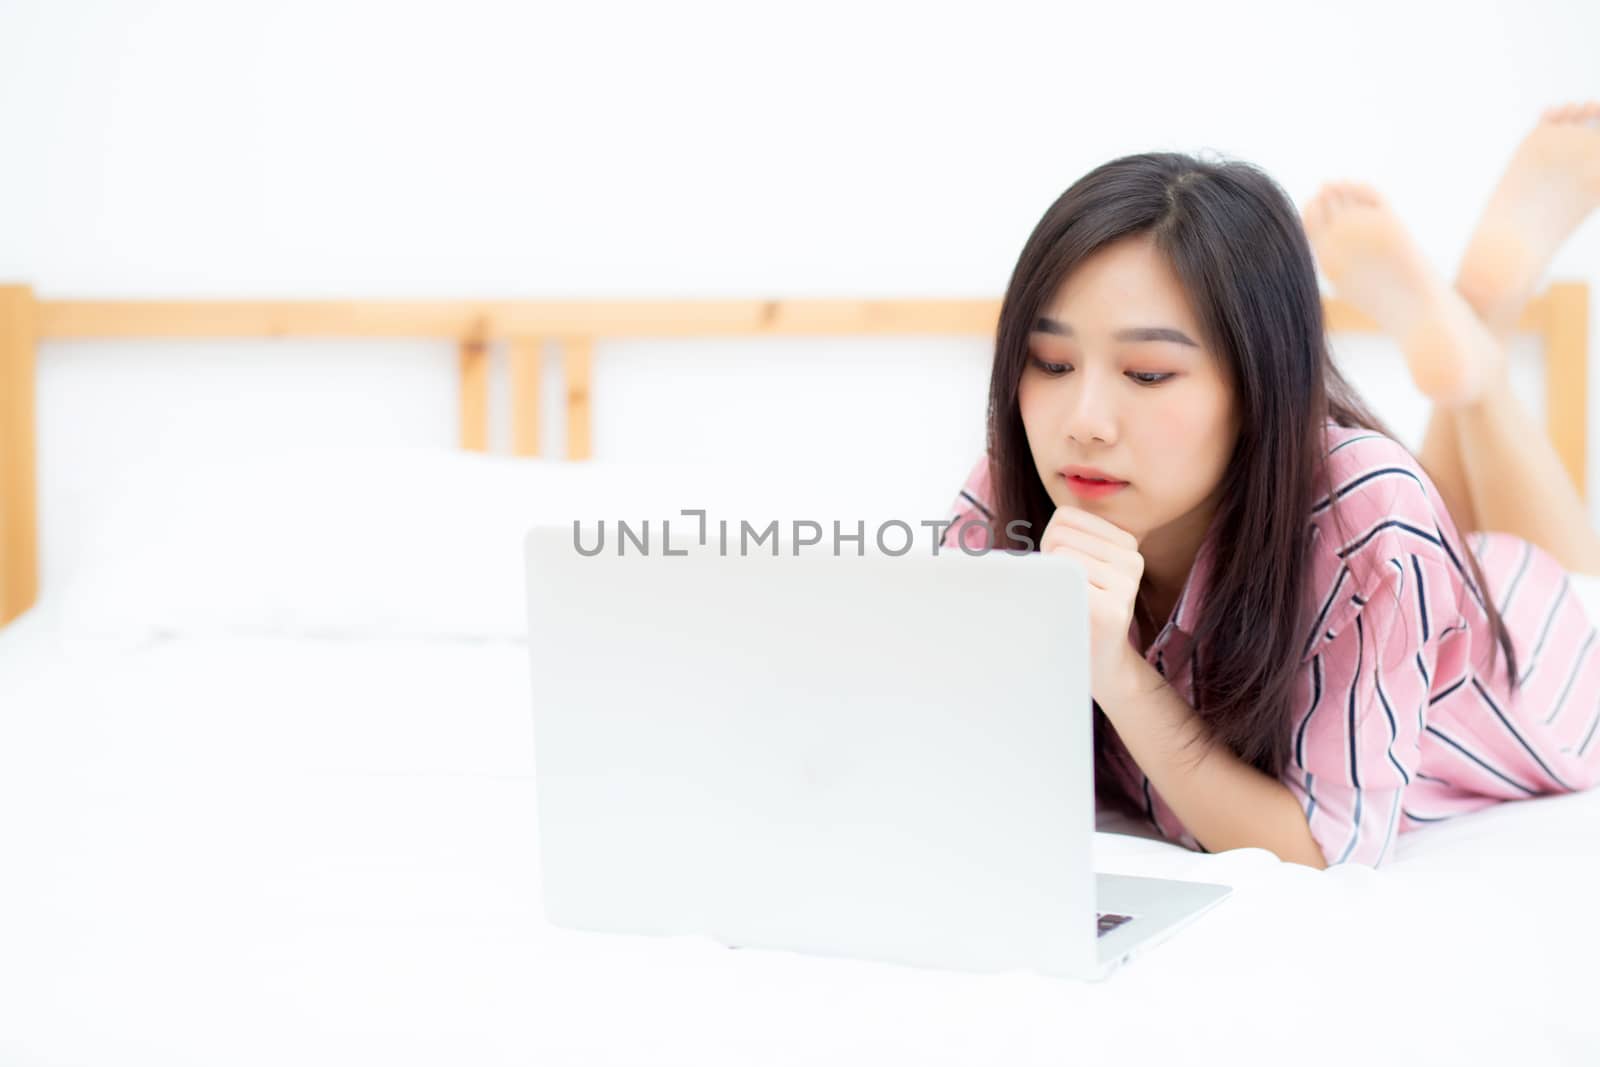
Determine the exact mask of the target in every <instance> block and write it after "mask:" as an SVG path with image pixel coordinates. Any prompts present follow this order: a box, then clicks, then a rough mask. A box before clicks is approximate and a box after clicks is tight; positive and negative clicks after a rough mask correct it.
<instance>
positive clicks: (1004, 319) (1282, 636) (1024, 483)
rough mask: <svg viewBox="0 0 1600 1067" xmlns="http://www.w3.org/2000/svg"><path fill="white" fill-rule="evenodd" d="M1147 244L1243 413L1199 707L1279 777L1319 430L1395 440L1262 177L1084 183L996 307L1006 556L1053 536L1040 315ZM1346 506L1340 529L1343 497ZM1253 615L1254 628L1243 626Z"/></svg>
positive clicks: (1317, 476)
mask: <svg viewBox="0 0 1600 1067" xmlns="http://www.w3.org/2000/svg"><path fill="white" fill-rule="evenodd" d="M1146 234H1147V235H1149V236H1150V237H1151V238H1153V240H1154V243H1155V246H1156V248H1157V249H1158V250H1159V251H1160V252H1161V253H1162V254H1163V255H1165V256H1166V258H1167V260H1168V261H1169V263H1170V264H1171V266H1172V268H1173V270H1174V272H1175V273H1176V274H1177V276H1178V279H1179V281H1180V283H1181V284H1182V286H1183V288H1184V290H1185V292H1186V293H1187V295H1188V297H1189V300H1190V303H1191V305H1192V307H1193V308H1194V311H1195V313H1196V315H1197V316H1198V318H1199V321H1200V326H1201V329H1202V332H1203V333H1204V334H1205V335H1206V337H1207V339H1208V341H1209V343H1210V346H1211V349H1212V350H1213V351H1214V352H1217V353H1219V355H1220V356H1221V358H1222V359H1224V361H1225V362H1226V365H1227V369H1228V371H1229V372H1230V377H1231V379H1232V382H1233V385H1234V389H1235V391H1236V397H1235V402H1236V405H1237V410H1238V413H1239V425H1240V430H1239V435H1238V439H1237V442H1236V444H1235V447H1234V451H1233V454H1232V457H1231V459H1230V461H1229V463H1228V466H1227V470H1226V473H1225V474H1224V475H1223V480H1222V485H1221V487H1220V488H1221V493H1220V500H1219V503H1218V510H1217V514H1216V518H1215V521H1216V522H1218V523H1219V524H1220V525H1219V527H1218V537H1217V541H1216V555H1215V557H1214V559H1213V569H1212V572H1211V583H1210V586H1209V591H1208V594H1207V598H1206V607H1205V611H1204V612H1203V613H1202V615H1201V618H1200V622H1199V623H1198V624H1197V626H1196V633H1195V635H1194V645H1193V648H1194V653H1195V658H1194V659H1193V660H1192V661H1191V666H1192V669H1193V675H1192V680H1193V701H1192V703H1193V706H1194V710H1195V712H1196V714H1197V716H1198V717H1199V719H1200V721H1201V722H1202V723H1203V724H1204V726H1205V728H1206V730H1207V731H1208V735H1209V737H1210V738H1212V739H1215V740H1218V741H1220V742H1222V743H1223V744H1226V745H1227V746H1228V747H1229V748H1230V749H1231V750H1232V751H1233V752H1234V753H1235V754H1237V755H1238V756H1239V758H1240V759H1242V760H1243V761H1245V762H1247V763H1249V764H1251V765H1252V766H1254V767H1256V768H1258V769H1259V770H1261V771H1264V772H1266V773H1268V774H1270V775H1272V776H1274V777H1277V776H1278V775H1279V774H1280V773H1281V772H1282V771H1283V769H1284V768H1285V766H1286V765H1287V762H1288V759H1289V755H1290V749H1291V744H1290V742H1291V736H1290V734H1291V730H1290V725H1289V716H1290V706H1291V701H1292V699H1293V690H1294V686H1295V682H1296V676H1297V674H1298V671H1299V670H1300V665H1301V656H1300V652H1301V649H1302V647H1303V644H1304V640H1305V636H1306V635H1305V634H1304V633H1302V632H1301V624H1300V623H1301V620H1303V619H1305V618H1308V617H1309V615H1310V613H1309V612H1308V611H1307V606H1308V601H1309V599H1310V598H1311V597H1312V596H1313V595H1314V592H1313V590H1311V589H1310V588H1309V585H1310V582H1309V580H1308V571H1307V567H1308V566H1309V561H1310V558H1311V557H1310V554H1309V553H1310V548H1311V543H1312V542H1311V523H1310V519H1309V516H1310V515H1311V509H1312V507H1313V505H1314V504H1315V503H1316V500H1315V495H1316V494H1317V493H1318V486H1319V483H1320V484H1321V486H1322V487H1324V488H1326V486H1327V469H1326V460H1327V456H1326V453H1325V452H1324V444H1325V442H1324V426H1325V424H1326V422H1327V421H1329V420H1332V421H1333V422H1335V423H1337V424H1338V425H1340V426H1348V427H1362V428H1366V429H1369V430H1374V431H1376V432H1378V433H1381V434H1383V435H1385V436H1387V437H1390V438H1393V437H1394V436H1395V435H1394V434H1393V433H1392V432H1391V431H1390V430H1389V429H1388V427H1386V426H1385V425H1384V424H1383V422H1382V421H1381V420H1380V419H1379V418H1378V417H1377V416H1376V415H1375V414H1373V412H1372V411H1371V410H1369V409H1368V407H1367V406H1366V404H1365V402H1364V401H1363V400H1362V399H1361V397H1360V395H1359V394H1358V393H1357V392H1356V390H1355V389H1354V388H1353V387H1352V386H1351V385H1350V383H1349V382H1348V381H1346V380H1345V378H1344V377H1343V376H1342V375H1341V374H1340V372H1339V369H1338V367H1337V366H1336V365H1335V364H1334V363H1333V361H1332V359H1331V357H1330V354H1329V348H1328V343H1327V334H1326V328H1325V325H1324V322H1323V305H1322V296H1321V293H1320V291H1319V290H1318V287H1317V278H1316V270H1315V267H1314V266H1313V261H1312V255H1311V248H1310V246H1309V244H1308V243H1307V240H1306V235H1305V229H1304V227H1303V226H1302V224H1301V220H1300V216H1299V213H1298V212H1297V211H1296V210H1295V208H1294V206H1293V204H1292V202H1291V201H1290V200H1289V198H1288V196H1286V195H1285V194H1284V192H1283V190H1282V189H1280V188H1279V187H1278V186H1277V184H1276V183H1275V182H1273V180H1272V179H1271V178H1270V177H1268V176H1267V175H1266V174H1265V173H1264V172H1262V171H1261V170H1260V169H1259V168H1257V167H1254V166H1252V165H1250V164H1248V163H1243V162H1237V161H1220V162H1206V161H1202V160H1200V159H1198V158H1195V157H1192V156H1189V155H1185V154H1182V153H1175V152H1154V153H1144V154H1140V155H1131V156H1124V157H1123V158H1121V159H1115V160H1112V161H1111V162H1109V163H1105V164H1103V165H1101V166H1099V167H1097V168H1095V169H1094V170H1092V171H1090V172H1089V173H1088V174H1086V175H1084V176H1083V177H1082V178H1080V179H1078V181H1076V182H1074V183H1073V184H1072V187H1071V188H1069V189H1068V190H1067V191H1066V192H1064V193H1062V194H1061V196H1060V197H1059V198H1058V199H1057V200H1056V202H1055V203H1053V204H1051V205H1050V208H1049V210H1047V211H1046V212H1045V213H1044V217H1043V218H1041V219H1040V220H1039V222H1038V224H1037V225H1036V226H1035V227H1034V229H1033V233H1032V234H1030V235H1029V237H1028V241H1027V244H1025V245H1024V246H1023V249H1022V254H1021V256H1019V257H1018V259H1017V265H1016V268H1015V269H1014V270H1013V271H1012V274H1011V281H1010V283H1009V285H1008V286H1007V288H1006V294H1005V299H1004V301H1003V303H1002V305H1001V309H1000V321H999V326H998V330H997V333H996V339H995V354H994V368H993V371H992V373H991V376H990V383H989V411H988V453H989V475H990V481H991V486H992V504H993V508H994V512H995V514H994V517H993V519H992V521H991V526H992V528H993V529H994V530H995V531H997V534H996V540H997V547H1001V548H1007V549H1011V550H1013V551H1019V550H1025V549H1026V548H1027V547H1028V544H1027V543H1026V542H1025V541H1023V540H1021V539H1014V538H1012V537H1010V536H1008V534H1007V533H1006V532H1005V531H1007V530H1008V525H1009V524H1010V523H1011V522H1012V521H1014V520H1017V519H1023V520H1026V522H1027V525H1026V526H1023V527H1021V529H1023V530H1043V529H1044V527H1045V525H1046V524H1047V523H1048V521H1049V519H1050V516H1051V514H1052V513H1053V512H1054V510H1055V505H1054V503H1053V502H1052V501H1051V499H1050V496H1049V494H1048V493H1047V492H1046V490H1045V487H1044V484H1043V483H1042V482H1041V481H1040V479H1039V475H1038V471H1037V468H1036V466H1035V464H1034V462H1033V458H1032V453H1031V451H1030V450H1029V447H1028V440H1027V434H1026V431H1025V429H1024V426H1023V422H1022V415H1021V412H1020V409H1019V407H1018V404H1017V390H1018V383H1019V382H1020V381H1021V379H1022V373H1023V370H1024V367H1025V366H1026V363H1027V359H1028V335H1029V333H1030V331H1032V329H1033V328H1034V323H1035V321H1036V319H1037V318H1038V316H1039V314H1040V313H1041V311H1043V310H1044V308H1045V307H1046V305H1047V302H1048V301H1049V300H1051V299H1052V298H1053V297H1054V295H1055V293H1056V292H1057V291H1058V290H1059V288H1060V286H1061V285H1062V283H1063V282H1064V281H1065V280H1066V278H1067V277H1068V275H1070V274H1071V273H1072V272H1073V270H1075V269H1076V268H1077V267H1078V265H1079V264H1081V263H1083V262H1084V260H1086V259H1087V258H1088V257H1089V256H1091V255H1093V254H1094V253H1095V252H1096V251H1098V250H1099V249H1101V248H1103V247H1105V246H1107V245H1109V244H1111V243H1112V242H1114V241H1118V240H1121V239H1123V238H1127V237H1132V236H1135V235H1146ZM1333 510H1334V519H1335V522H1336V524H1338V526H1339V527H1340V528H1341V529H1342V528H1343V523H1342V520H1341V518H1340V516H1339V505H1338V501H1337V500H1335V501H1334V503H1333ZM1462 554H1463V555H1465V556H1466V557H1467V560H1468V563H1469V565H1470V567H1471V569H1472V575H1473V580H1474V581H1475V582H1476V583H1477V587H1478V589H1479V590H1487V589H1488V586H1487V585H1485V584H1484V581H1483V575H1482V572H1481V570H1480V569H1479V567H1478V562H1477V559H1476V558H1475V557H1474V555H1473V553H1472V552H1470V551H1464V552H1463V553H1462ZM1482 600H1483V604H1484V607H1485V609H1486V611H1487V613H1488V616H1489V619H1490V623H1491V625H1492V628H1493V631H1494V635H1495V638H1496V641H1497V642H1498V644H1499V646H1500V648H1501V649H1502V651H1503V652H1504V653H1505V656H1506V660H1507V663H1508V664H1509V667H1508V674H1509V676H1510V678H1511V679H1512V681H1513V684H1514V683H1515V679H1516V677H1517V670H1516V658H1515V654H1514V653H1513V651H1512V646H1511V638H1510V635H1509V634H1508V633H1507V631H1506V628H1505V624H1504V623H1503V621H1502V620H1501V618H1500V614H1499V612H1498V611H1497V610H1496V609H1495V606H1494V603H1493V599H1492V598H1491V597H1488V596H1487V595H1484V596H1483V597H1482ZM1240 619H1250V620H1252V623H1251V625H1249V626H1239V625H1236V622H1237V620H1240ZM1161 621H1163V620H1157V623H1158V624H1159V623H1160V622H1161ZM1111 732H1112V727H1111V726H1110V724H1109V722H1108V721H1107V720H1106V718H1105V715H1104V713H1103V712H1102V711H1101V709H1100V707H1099V705H1098V704H1096V705H1095V706H1094V752H1095V782H1096V793H1097V795H1098V796H1099V798H1100V799H1101V801H1102V802H1103V803H1106V804H1109V805H1111V806H1113V807H1115V808H1117V809H1119V810H1123V811H1128V812H1131V813H1134V814H1138V813H1139V812H1138V809H1137V808H1136V806H1135V804H1134V801H1133V798H1131V797H1128V796H1127V795H1126V794H1125V793H1124V791H1123V790H1122V789H1120V788H1118V787H1117V786H1116V784H1115V778H1114V777H1113V775H1112V774H1111V773H1110V766H1109V761H1110V759H1111V758H1112V756H1113V753H1115V751H1116V750H1115V748H1114V747H1113V746H1112V745H1111V740H1112V736H1111ZM1201 739H1202V738H1201V737H1196V738H1195V740H1196V741H1198V740H1201Z"/></svg>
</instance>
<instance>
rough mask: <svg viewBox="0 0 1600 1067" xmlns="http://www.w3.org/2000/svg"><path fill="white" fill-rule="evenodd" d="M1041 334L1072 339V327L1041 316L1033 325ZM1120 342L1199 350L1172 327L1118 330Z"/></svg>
mask: <svg viewBox="0 0 1600 1067" xmlns="http://www.w3.org/2000/svg"><path fill="white" fill-rule="evenodd" d="M1033 328H1034V329H1035V330H1038V331H1039V332H1040V333H1053V334H1056V335H1057V336H1059V337H1071V336H1072V327H1071V326H1068V325H1067V324H1066V323H1064V322H1057V321H1056V320H1055V319H1050V318H1046V317H1044V316H1043V315H1041V316H1039V321H1037V322H1035V323H1034V325H1033ZM1115 337H1116V339H1117V340H1118V341H1171V342H1172V343H1174V344H1180V345H1188V346H1190V347H1191V348H1199V347H1200V346H1199V345H1198V344H1196V343H1195V341H1194V339H1193V338H1192V337H1190V336H1189V335H1188V334H1186V333H1184V332H1183V331H1182V330H1175V329H1173V328H1172V327H1170V326H1136V327H1133V328H1131V329H1127V330H1118V331H1117V332H1116V334H1115Z"/></svg>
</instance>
